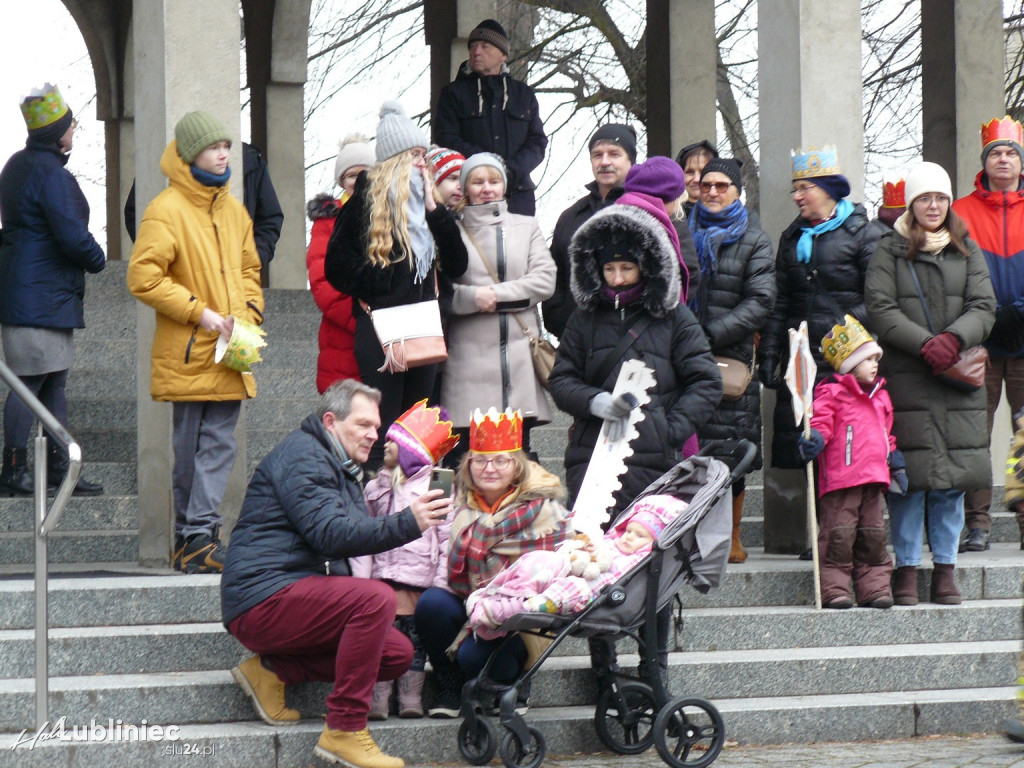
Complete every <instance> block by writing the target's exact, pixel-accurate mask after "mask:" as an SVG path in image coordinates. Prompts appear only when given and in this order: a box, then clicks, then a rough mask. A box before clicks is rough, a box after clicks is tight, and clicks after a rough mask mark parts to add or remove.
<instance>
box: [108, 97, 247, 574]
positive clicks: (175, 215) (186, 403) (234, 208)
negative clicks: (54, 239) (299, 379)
mask: <svg viewBox="0 0 1024 768" xmlns="http://www.w3.org/2000/svg"><path fill="white" fill-rule="evenodd" d="M174 136H175V138H174V140H173V141H171V142H170V143H169V144H168V145H167V148H166V149H165V150H164V154H163V157H162V158H161V159H160V170H161V171H163V173H164V174H165V175H166V176H167V178H168V180H169V182H170V184H169V186H168V187H167V189H165V190H164V191H163V192H161V193H160V194H159V195H157V196H156V197H155V198H154V199H153V202H151V203H150V204H149V206H147V208H146V212H145V214H144V215H143V217H142V223H141V225H140V227H139V233H138V239H137V240H136V241H135V248H134V249H133V250H132V255H131V262H130V264H129V265H128V277H127V281H128V289H129V290H130V291H131V292H132V293H133V294H134V295H135V297H136V298H138V299H139V300H140V301H142V302H143V303H145V304H148V305H149V306H151V307H153V309H155V310H156V331H155V333H154V336H153V354H152V361H151V365H150V394H151V395H152V397H153V399H154V400H161V401H170V402H172V403H173V404H174V406H173V407H174V411H173V421H174V431H173V444H174V473H173V478H172V483H173V496H174V517H175V521H174V529H175V541H174V559H173V561H174V568H175V569H176V570H181V571H184V572H186V573H211V572H214V573H215V572H220V571H221V569H222V567H223V563H224V548H223V547H222V546H221V544H220V525H221V516H220V513H219V512H218V507H219V506H220V502H221V500H222V499H223V497H224V491H225V489H226V487H227V481H228V476H229V475H230V473H231V468H232V466H233V465H234V462H235V452H236V445H235V439H234V429H235V424H236V422H237V421H238V414H239V411H240V409H241V401H242V400H243V399H246V398H250V397H254V396H255V395H256V383H255V381H254V380H253V377H252V374H249V373H245V374H243V373H240V372H238V371H235V370H232V369H230V368H228V367H226V366H223V365H220V364H219V363H217V362H215V360H214V354H215V351H216V345H217V339H218V338H224V339H225V340H227V339H228V338H230V336H231V331H232V329H233V327H234V320H235V318H236V317H237V318H240V319H242V320H246V321H248V322H250V323H256V324H259V323H261V322H262V320H263V292H262V290H261V288H260V259H259V255H258V253H257V251H256V245H255V241H254V240H253V232H252V220H251V219H250V218H249V214H248V213H247V212H246V210H245V207H244V206H243V205H242V203H241V202H239V201H238V200H236V199H235V198H234V197H232V196H231V194H230V191H229V183H228V180H229V179H230V177H231V169H230V167H229V166H228V155H229V152H230V149H231V136H230V135H229V134H228V132H227V129H226V128H225V127H224V126H223V125H222V124H221V123H220V122H219V121H218V120H217V119H216V118H214V117H213V116H212V115H209V114H207V113H205V112H189V113H188V114H187V115H185V116H184V117H183V118H181V120H180V121H179V122H178V124H177V125H176V126H175V127H174Z"/></svg>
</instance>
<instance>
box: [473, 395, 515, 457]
mask: <svg viewBox="0 0 1024 768" xmlns="http://www.w3.org/2000/svg"><path fill="white" fill-rule="evenodd" d="M522 447H523V415H522V414H521V413H520V412H519V411H518V410H516V411H513V410H510V409H508V408H506V409H505V410H504V411H503V412H501V413H498V411H497V410H496V409H495V408H494V407H493V406H492V407H491V408H488V409H487V413H481V412H480V409H479V408H477V409H476V410H474V411H473V415H472V416H471V417H470V420H469V450H471V451H475V452H476V453H511V452H512V451H518V450H521V449H522Z"/></svg>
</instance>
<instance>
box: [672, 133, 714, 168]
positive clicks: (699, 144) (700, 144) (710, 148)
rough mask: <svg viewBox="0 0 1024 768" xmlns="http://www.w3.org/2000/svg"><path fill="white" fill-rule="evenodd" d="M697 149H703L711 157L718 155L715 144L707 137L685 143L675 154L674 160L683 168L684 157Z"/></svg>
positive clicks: (684, 163)
mask: <svg viewBox="0 0 1024 768" xmlns="http://www.w3.org/2000/svg"><path fill="white" fill-rule="evenodd" d="M699 149H702V150H704V151H705V152H707V153H708V154H709V155H711V156H712V157H718V149H717V148H716V147H715V145H714V144H712V143H711V142H710V141H708V140H707V139H701V140H700V141H695V142H694V143H693V144H687V145H686V146H685V147H683V148H682V149H680V150H679V154H678V155H676V162H677V163H679V167H680V168H683V169H684V170H685V166H686V158H687V157H689V156H690V155H692V154H693V153H694V152H696V151H697V150H699Z"/></svg>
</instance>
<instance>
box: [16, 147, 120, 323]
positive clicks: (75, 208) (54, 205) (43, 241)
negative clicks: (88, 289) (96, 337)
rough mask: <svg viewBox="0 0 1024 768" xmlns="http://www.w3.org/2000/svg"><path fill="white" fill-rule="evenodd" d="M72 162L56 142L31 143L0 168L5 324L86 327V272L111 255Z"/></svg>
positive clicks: (99, 268) (97, 267)
mask: <svg viewBox="0 0 1024 768" xmlns="http://www.w3.org/2000/svg"><path fill="white" fill-rule="evenodd" d="M67 161H68V159H67V157H66V156H65V155H63V154H62V153H61V152H60V151H59V150H58V149H57V148H56V147H55V146H41V145H36V144H33V143H29V144H28V145H27V146H26V148H25V149H22V150H20V151H18V152H15V153H14V154H13V155H12V156H11V158H10V160H8V161H7V164H6V165H5V166H4V169H3V171H2V172H0V220H2V221H3V227H4V228H3V238H2V245H0V324H3V325H21V326H32V327H36V328H84V327H85V311H84V306H83V299H84V298H85V273H86V272H99V271H101V270H102V269H103V267H104V266H106V257H105V256H104V255H103V249H102V248H100V246H99V243H97V242H96V240H95V238H93V236H92V234H91V233H90V232H89V203H88V202H86V199H85V195H83V194H82V190H81V188H80V187H79V186H78V182H77V181H75V177H74V176H72V175H71V173H70V172H69V171H68V170H67V169H66V168H65V167H64V165H65V164H66V163H67Z"/></svg>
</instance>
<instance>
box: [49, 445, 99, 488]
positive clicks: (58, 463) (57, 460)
mask: <svg viewBox="0 0 1024 768" xmlns="http://www.w3.org/2000/svg"><path fill="white" fill-rule="evenodd" d="M69 464H70V461H69V460H68V455H67V453H66V452H65V451H64V450H63V449H62V448H58V447H57V446H54V445H51V446H50V448H49V451H48V456H47V459H46V492H47V493H48V494H50V495H51V496H52V495H53V494H55V493H57V488H58V486H59V485H60V484H61V482H62V481H63V480H64V475H66V474H67V472H68V465H69ZM71 495H72V496H102V495H103V486H102V485H100V484H99V483H90V482H89V481H88V480H86V479H85V478H84V477H82V476H81V475H79V476H78V482H77V483H75V490H73V491H72V492H71Z"/></svg>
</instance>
